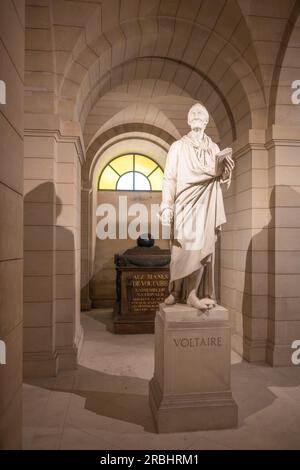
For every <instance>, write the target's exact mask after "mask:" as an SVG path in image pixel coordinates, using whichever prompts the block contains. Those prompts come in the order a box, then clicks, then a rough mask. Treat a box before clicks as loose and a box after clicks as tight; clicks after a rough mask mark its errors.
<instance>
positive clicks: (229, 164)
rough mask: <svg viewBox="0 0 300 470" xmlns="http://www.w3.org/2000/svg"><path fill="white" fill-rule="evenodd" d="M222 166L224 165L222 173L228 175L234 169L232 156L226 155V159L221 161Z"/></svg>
mask: <svg viewBox="0 0 300 470" xmlns="http://www.w3.org/2000/svg"><path fill="white" fill-rule="evenodd" d="M223 165H224V172H225V174H229V173H230V172H231V171H232V170H233V169H234V165H235V163H234V160H233V158H232V154H231V155H230V154H228V155H226V157H225V158H224V160H223Z"/></svg>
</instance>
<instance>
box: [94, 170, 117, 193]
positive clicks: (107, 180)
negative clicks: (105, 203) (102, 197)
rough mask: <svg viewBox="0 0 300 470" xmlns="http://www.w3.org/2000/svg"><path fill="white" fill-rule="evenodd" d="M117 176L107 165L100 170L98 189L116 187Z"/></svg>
mask: <svg viewBox="0 0 300 470" xmlns="http://www.w3.org/2000/svg"><path fill="white" fill-rule="evenodd" d="M118 178H119V176H118V175H117V173H116V172H115V171H114V170H113V169H112V168H110V166H107V167H106V168H105V169H104V170H103V172H102V175H101V178H100V181H99V188H98V189H113V190H114V189H116V184H117V181H118Z"/></svg>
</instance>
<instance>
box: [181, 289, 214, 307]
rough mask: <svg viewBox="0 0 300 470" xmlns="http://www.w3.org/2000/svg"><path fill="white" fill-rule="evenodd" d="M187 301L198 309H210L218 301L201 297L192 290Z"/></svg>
mask: <svg viewBox="0 0 300 470" xmlns="http://www.w3.org/2000/svg"><path fill="white" fill-rule="evenodd" d="M186 303H187V304H188V305H190V306H191V307H194V308H197V309H198V310H210V309H212V308H214V307H215V306H216V302H215V301H214V300H212V299H209V298H208V297H205V298H204V299H199V298H198V297H197V296H196V294H195V293H194V292H191V293H190V295H189V296H188V298H187V301H186Z"/></svg>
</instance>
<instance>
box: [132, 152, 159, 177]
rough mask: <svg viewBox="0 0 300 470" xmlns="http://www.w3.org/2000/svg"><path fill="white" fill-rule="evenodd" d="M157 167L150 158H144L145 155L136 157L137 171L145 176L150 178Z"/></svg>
mask: <svg viewBox="0 0 300 470" xmlns="http://www.w3.org/2000/svg"><path fill="white" fill-rule="evenodd" d="M156 167H157V163H155V162H154V161H153V160H151V159H150V158H148V157H144V156H143V155H136V156H135V167H134V169H135V171H139V172H140V173H143V175H146V176H148V175H149V173H151V171H153V170H154V168H156Z"/></svg>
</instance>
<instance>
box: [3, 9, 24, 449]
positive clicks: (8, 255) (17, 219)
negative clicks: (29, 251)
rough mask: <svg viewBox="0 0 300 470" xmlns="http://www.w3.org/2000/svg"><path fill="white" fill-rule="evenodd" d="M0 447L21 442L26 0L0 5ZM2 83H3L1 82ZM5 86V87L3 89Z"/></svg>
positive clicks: (17, 445) (15, 446)
mask: <svg viewBox="0 0 300 470" xmlns="http://www.w3.org/2000/svg"><path fill="white" fill-rule="evenodd" d="M0 10H1V13H0V64H1V73H0V80H1V81H2V82H1V92H4V91H5V92H6V93H4V95H3V94H1V99H0V201H1V203H0V226H1V229H0V450H2V449H20V448H21V446H22V330H23V298H22V297H23V153H24V152H23V149H24V146H23V127H24V122H23V112H24V111H23V97H24V22H25V19H24V17H25V2H24V1H23V0H20V1H18V2H13V1H12V0H3V1H1V6H0ZM4 84H5V86H4ZM4 88H5V90H4ZM4 362H5V363H4Z"/></svg>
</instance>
